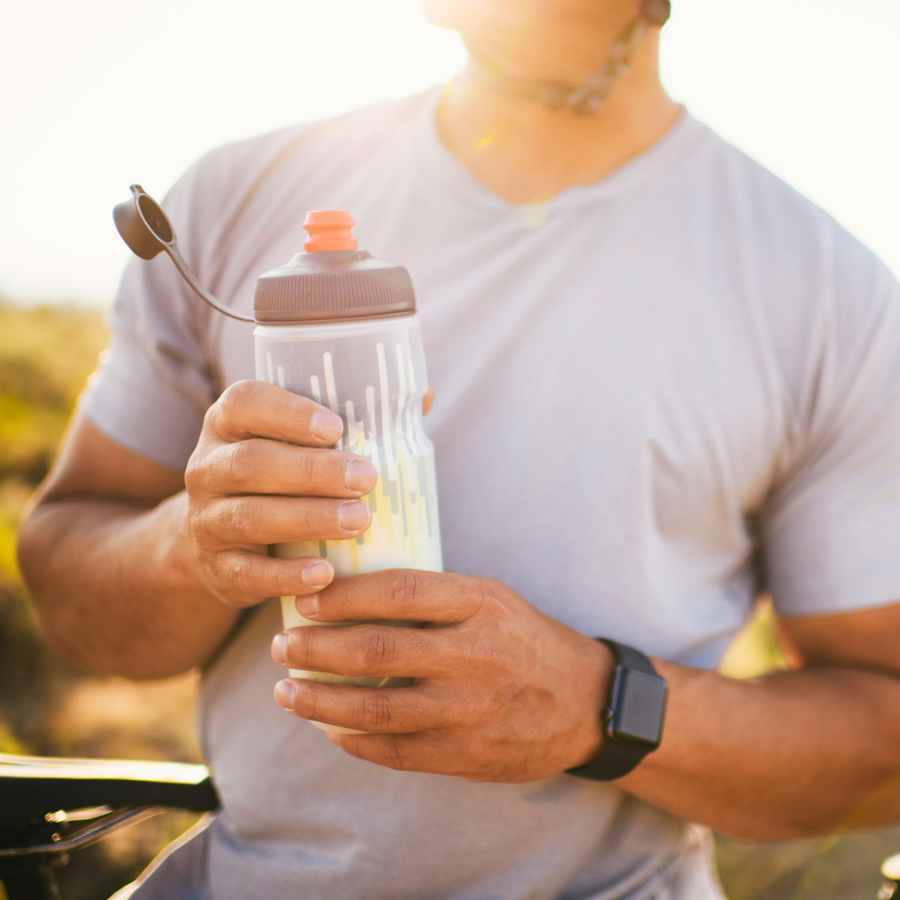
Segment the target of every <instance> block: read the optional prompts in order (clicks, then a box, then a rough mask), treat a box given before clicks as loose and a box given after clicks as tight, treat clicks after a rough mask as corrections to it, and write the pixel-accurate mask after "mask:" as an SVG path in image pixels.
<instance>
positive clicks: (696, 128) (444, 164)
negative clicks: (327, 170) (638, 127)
mask: <svg viewBox="0 0 900 900" xmlns="http://www.w3.org/2000/svg"><path fill="white" fill-rule="evenodd" d="M444 90H445V86H444V85H436V86H435V87H434V88H431V89H430V90H428V91H427V92H425V94H424V95H423V96H422V99H423V103H422V108H421V114H420V115H419V116H418V117H417V120H416V121H415V123H414V129H415V132H416V134H415V138H414V140H413V141H412V142H411V148H410V149H412V151H413V152H418V149H419V148H420V147H421V148H422V150H423V151H424V152H423V156H422V159H424V161H425V165H424V166H422V165H421V163H422V159H419V160H418V165H416V166H414V167H413V168H414V170H419V171H421V172H422V173H423V175H425V176H426V177H427V180H428V187H429V189H430V190H434V189H435V188H441V189H442V190H444V191H446V192H447V193H448V194H450V195H451V196H452V197H454V198H456V199H457V200H458V201H459V202H461V203H464V204H466V205H467V206H471V205H472V204H475V205H477V206H479V207H482V208H485V209H488V210H492V211H494V212H501V213H507V214H510V215H513V216H520V217H521V216H523V215H524V216H526V217H527V216H528V215H529V213H531V212H534V211H535V210H544V211H547V212H550V211H556V210H563V209H571V208H577V207H580V206H584V205H589V204H592V203H597V202H598V201H601V200H605V199H607V198H609V197H612V196H614V195H616V194H619V193H621V192H622V191H625V190H628V189H629V188H632V187H634V186H636V185H638V184H640V183H642V182H645V181H647V180H648V179H650V178H652V177H653V176H654V175H656V174H657V173H659V172H660V171H661V170H664V169H666V168H668V167H670V166H671V165H672V164H674V163H675V162H676V161H677V160H678V159H679V158H680V157H681V156H682V155H683V153H684V152H685V151H686V150H687V149H688V148H689V147H690V146H691V145H693V144H694V142H695V141H697V140H699V139H700V138H701V137H703V136H706V135H708V134H709V129H708V128H707V127H706V126H705V125H703V123H701V122H700V121H698V120H697V119H695V118H694V117H693V116H692V115H691V113H690V112H689V111H688V109H687V108H686V107H685V106H682V107H681V112H680V114H679V116H678V118H677V119H676V120H675V122H674V123H673V124H672V125H671V126H670V127H669V128H668V130H667V131H666V132H665V133H664V134H663V135H662V136H661V137H660V138H658V139H657V140H656V141H655V142H654V143H653V144H651V145H650V146H649V147H647V148H646V149H645V150H643V151H641V152H640V153H638V154H637V155H636V156H634V157H632V158H631V159H629V160H627V161H626V162H624V163H622V165H620V166H617V167H616V168H615V169H614V170H613V171H612V172H610V173H609V174H608V175H606V176H604V177H603V178H601V179H600V180H599V181H595V182H592V183H590V184H579V185H573V186H572V187H569V188H566V189H565V190H563V191H561V192H560V193H558V194H556V195H555V196H553V197H551V198H550V199H549V200H545V201H542V202H538V203H513V202H512V201H510V200H507V199H505V198H504V197H501V196H500V195H499V194H496V193H494V192H493V191H492V190H490V189H489V188H488V187H486V186H485V185H484V184H482V183H481V182H480V181H479V180H478V179H477V178H476V177H475V176H474V175H473V174H472V172H470V171H469V169H468V168H466V166H465V165H464V163H463V162H462V161H461V160H459V159H458V158H457V157H456V156H454V155H453V153H452V152H451V151H450V150H449V148H448V147H447V146H446V145H445V144H444V142H443V141H442V140H441V137H440V134H439V132H438V127H437V121H436V116H437V109H438V106H439V104H440V102H441V98H442V96H443V93H444Z"/></svg>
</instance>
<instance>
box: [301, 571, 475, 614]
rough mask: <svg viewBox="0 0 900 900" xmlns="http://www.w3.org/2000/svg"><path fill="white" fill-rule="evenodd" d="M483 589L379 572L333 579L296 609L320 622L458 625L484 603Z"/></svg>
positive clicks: (444, 578) (458, 581)
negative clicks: (382, 620)
mask: <svg viewBox="0 0 900 900" xmlns="http://www.w3.org/2000/svg"><path fill="white" fill-rule="evenodd" d="M483 584H484V582H483V580H482V579H480V578H470V577H468V576H465V575H456V574H454V573H450V572H426V571H423V570H420V569H384V570H382V571H380V572H372V573H370V574H368V575H356V576H353V577H352V578H339V579H337V581H335V582H334V583H333V584H332V585H331V586H330V587H329V588H328V589H327V590H325V591H323V592H322V593H320V594H316V595H315V596H312V597H308V598H305V599H304V600H303V601H302V603H301V601H299V600H298V603H297V610H298V612H300V614H301V615H303V616H306V618H308V619H319V620H321V621H323V622H342V621H343V622H347V621H360V620H362V621H365V620H367V619H370V620H371V619H396V620H398V621H401V622H438V623H451V622H463V621H465V620H466V619H468V618H470V617H471V616H472V615H474V613H475V612H476V611H477V610H478V609H479V608H481V605H482V604H483V603H484V602H485V599H486V594H485V591H484V588H483Z"/></svg>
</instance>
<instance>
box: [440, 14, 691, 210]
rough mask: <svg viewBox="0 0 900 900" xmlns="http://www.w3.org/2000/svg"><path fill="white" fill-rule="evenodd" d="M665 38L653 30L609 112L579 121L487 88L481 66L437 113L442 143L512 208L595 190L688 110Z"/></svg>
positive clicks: (465, 75) (464, 76) (460, 81)
mask: <svg viewBox="0 0 900 900" xmlns="http://www.w3.org/2000/svg"><path fill="white" fill-rule="evenodd" d="M658 48H659V32H658V31H657V30H655V29H654V30H652V31H651V32H650V33H649V34H647V36H646V37H645V38H644V41H643V43H642V45H641V47H640V48H639V50H638V51H637V54H636V56H635V59H634V64H633V67H632V69H631V71H630V72H628V73H627V74H625V75H623V76H621V78H620V79H619V81H618V82H617V83H616V84H615V86H614V87H613V89H612V92H611V94H610V95H609V98H608V100H607V102H606V104H605V106H604V108H603V110H602V111H601V112H599V113H598V114H596V115H593V116H578V115H575V114H574V113H573V112H571V111H570V110H568V109H559V110H552V109H549V108H548V107H547V106H545V105H544V104H542V103H541V102H540V101H537V100H534V99H530V98H522V97H514V96H511V95H509V94H505V93H502V92H500V91H498V90H496V89H495V88H493V87H489V86H487V85H486V84H485V83H483V82H482V80H481V79H480V78H479V77H478V71H477V66H478V63H477V62H475V61H474V60H470V62H469V64H468V66H467V67H466V68H465V69H464V70H463V72H462V73H461V74H460V75H459V76H458V77H457V79H456V80H455V81H454V82H453V83H452V84H451V85H450V86H449V88H448V90H447V92H446V94H445V96H444V98H443V100H442V102H441V105H440V107H439V108H438V113H437V126H438V132H439V134H440V136H441V140H442V141H443V142H444V144H445V145H446V146H447V147H448V148H449V150H450V151H451V152H452V153H453V154H454V155H455V156H456V157H457V158H458V159H459V160H460V161H461V162H462V163H463V164H464V165H465V166H466V167H467V168H468V169H469V170H470V171H471V172H472V174H473V175H474V176H475V177H476V178H477V179H478V180H479V181H480V182H482V184H484V185H485V186H486V187H487V188H488V189H489V190H491V191H492V192H494V193H496V194H498V195H499V196H501V197H503V198H504V199H506V200H509V201H510V202H512V203H539V202H543V201H546V200H549V199H550V198H551V197H553V196H555V195H556V194H558V193H559V192H560V191H563V190H565V189H566V188H569V187H573V186H575V185H580V184H590V183H592V182H595V181H599V180H600V179H602V178H604V177H605V176H606V175H608V174H609V173H610V172H612V171H613V170H614V169H616V168H618V167H619V166H620V165H622V164H623V163H625V162H627V161H628V160H629V159H631V158H632V157H634V156H637V155H638V154H639V153H641V152H642V151H643V150H645V149H647V148H648V147H649V146H650V145H651V144H653V143H655V141H657V140H658V139H659V138H660V137H661V136H662V135H663V134H664V133H665V132H666V131H667V130H668V128H669V127H670V126H671V125H672V124H673V122H674V121H675V119H676V118H677V117H678V114H679V112H680V107H679V106H678V105H677V104H676V103H675V102H674V101H672V100H671V99H670V98H669V97H668V95H667V94H666V92H665V91H664V90H663V87H662V84H661V83H660V80H659V68H658V62H657V61H658Z"/></svg>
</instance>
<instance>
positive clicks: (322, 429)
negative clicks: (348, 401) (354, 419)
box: [309, 409, 344, 444]
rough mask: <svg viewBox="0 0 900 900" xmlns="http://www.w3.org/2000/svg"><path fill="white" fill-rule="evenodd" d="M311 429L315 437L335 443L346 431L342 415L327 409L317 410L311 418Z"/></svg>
mask: <svg viewBox="0 0 900 900" xmlns="http://www.w3.org/2000/svg"><path fill="white" fill-rule="evenodd" d="M309 430H310V432H312V435H313V437H317V438H318V439H319V440H320V441H329V442H330V443H332V444H333V443H334V442H335V441H336V440H337V439H338V438H339V437H340V436H341V434H342V433H343V431H344V423H343V422H342V421H341V417H340V416H336V415H335V414H334V413H333V412H328V410H327V409H320V410H317V411H316V412H314V413H313V414H312V417H311V418H310V420H309Z"/></svg>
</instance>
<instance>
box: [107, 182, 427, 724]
mask: <svg viewBox="0 0 900 900" xmlns="http://www.w3.org/2000/svg"><path fill="white" fill-rule="evenodd" d="M131 194H132V196H131V199H130V200H127V201H125V202H124V203H120V204H118V205H117V206H116V207H115V209H114V210H113V218H114V220H115V223H116V228H117V229H118V231H119V234H120V235H121V236H122V238H123V240H124V241H125V243H126V244H128V246H129V247H130V248H131V250H132V251H133V252H134V253H135V254H137V255H138V256H139V257H141V258H142V259H153V258H154V257H155V256H156V255H158V254H159V253H161V252H165V253H166V254H168V256H169V258H170V259H171V260H172V262H173V263H174V265H175V267H176V268H177V269H178V271H179V273H180V274H181V276H182V277H183V278H184V279H185V281H186V282H187V283H188V284H189V285H190V287H191V288H192V289H193V290H194V291H195V292H196V293H197V295H198V296H199V297H200V298H201V299H202V300H203V301H204V302H205V303H207V304H209V305H210V306H211V307H213V308H214V309H216V310H218V312H220V313H222V314H223V315H226V316H229V317H231V318H233V319H237V320H239V321H242V322H253V323H256V328H255V330H254V332H253V334H254V343H255V354H256V377H257V378H259V379H261V380H263V381H268V382H269V383H270V384H276V385H278V386H279V387H283V388H286V389H287V390H289V391H293V392H294V393H297V394H302V395H303V396H305V397H309V398H310V399H312V400H315V401H316V402H317V403H321V404H323V405H324V406H327V407H328V408H329V409H331V410H332V411H333V412H335V413H337V414H338V415H339V416H340V417H341V419H343V422H344V431H343V435H342V437H341V442H340V444H337V445H335V448H336V449H340V450H348V451H351V452H352V453H357V454H359V455H360V456H363V457H365V458H366V459H368V460H369V461H370V462H372V463H373V464H374V466H375V468H376V469H377V470H378V474H379V477H378V483H377V484H376V485H375V488H374V489H373V490H372V491H371V492H370V493H369V494H368V495H367V496H365V497H363V498H362V499H363V500H364V501H365V502H367V503H368V504H369V506H370V507H371V510H372V522H371V525H370V526H369V529H368V531H366V533H365V534H363V535H360V536H359V537H357V538H354V539H351V540H346V541H315V542H303V543H293V544H277V545H275V546H274V547H273V548H272V552H273V553H274V554H275V555H276V556H279V557H282V558H296V557H300V556H321V557H323V558H325V559H327V560H328V561H329V562H330V563H331V564H332V565H333V566H334V569H335V572H336V574H337V576H338V577H341V576H346V575H358V574H361V573H365V572H373V571H376V570H378V569H389V568H395V567H397V568H412V569H429V570H431V571H434V572H440V571H441V570H442V562H441V537H440V529H439V526H438V507H437V490H436V485H435V473H434V449H433V447H432V444H431V441H429V440H428V438H427V437H426V436H425V432H424V430H423V428H422V398H423V397H424V395H425V392H426V390H427V387H428V378H427V376H426V374H425V354H424V352H423V349H422V337H421V334H420V333H419V323H418V318H417V316H416V300H415V295H414V293H413V288H412V283H411V282H410V278H409V274H408V273H407V271H406V269H404V268H403V267H402V266H396V265H393V264H391V263H388V262H383V261H381V260H377V259H373V258H372V257H371V256H370V255H369V254H368V253H367V252H366V251H365V250H359V249H357V246H356V240H355V239H354V238H353V236H352V233H351V229H352V227H353V225H354V222H353V220H352V219H351V218H350V214H349V213H348V212H347V211H346V210H321V211H317V212H311V213H309V214H308V215H307V217H306V221H305V223H304V227H305V228H306V230H307V231H308V232H309V239H308V240H307V241H306V242H305V243H304V245H303V246H304V251H305V252H302V253H298V254H296V255H295V256H294V258H293V259H292V260H291V261H290V262H289V263H288V264H287V265H285V266H281V267H280V268H278V269H273V270H272V271H271V272H266V273H265V274H263V275H261V276H260V278H259V280H258V282H257V288H256V297H255V302H254V315H253V316H246V315H244V314H242V313H239V312H237V311H236V310H233V309H230V308H229V307H227V306H225V305H223V304H222V303H220V302H219V301H218V300H217V299H216V298H215V297H214V296H213V295H212V294H210V293H209V291H207V290H206V288H205V287H204V286H203V285H202V284H201V283H200V281H199V279H198V278H197V276H196V275H195V274H194V272H193V271H192V270H191V267H190V266H189V265H188V263H187V262H186V261H185V259H184V257H183V256H182V255H181V252H180V250H179V249H178V244H177V240H176V235H175V229H174V228H173V227H172V223H171V222H170V221H169V219H168V217H167V216H166V214H165V212H164V211H163V209H162V207H161V206H160V205H159V204H158V203H157V202H156V201H155V200H154V199H153V198H152V197H150V195H149V194H147V192H146V191H144V189H143V188H142V187H141V186H140V185H139V184H133V185H132V186H131ZM295 599H296V598H295V597H282V598H281V605H282V614H283V618H284V626H285V628H293V627H296V626H302V625H322V624H324V623H322V622H312V621H310V620H308V619H305V618H304V617H303V616H301V615H300V614H299V613H298V612H297V610H296V607H295V603H294V601H295ZM340 624H343V625H348V624H353V623H347V622H344V623H340ZM387 624H391V625H404V626H410V625H411V624H412V623H409V622H389V623H387ZM291 674H292V675H294V676H296V677H300V678H311V679H315V680H317V681H333V682H349V683H354V684H363V685H368V686H376V687H382V686H395V685H402V684H407V683H409V682H410V681H411V679H406V678H352V677H346V676H341V675H331V674H327V673H322V672H307V671H302V670H296V669H292V670H291ZM315 724H318V723H315ZM323 727H325V726H323ZM327 727H328V729H329V730H334V731H342V730H345V729H340V728H334V727H333V726H327Z"/></svg>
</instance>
